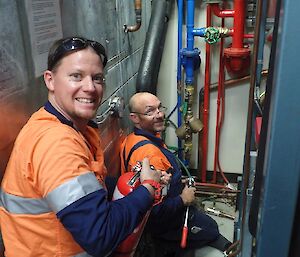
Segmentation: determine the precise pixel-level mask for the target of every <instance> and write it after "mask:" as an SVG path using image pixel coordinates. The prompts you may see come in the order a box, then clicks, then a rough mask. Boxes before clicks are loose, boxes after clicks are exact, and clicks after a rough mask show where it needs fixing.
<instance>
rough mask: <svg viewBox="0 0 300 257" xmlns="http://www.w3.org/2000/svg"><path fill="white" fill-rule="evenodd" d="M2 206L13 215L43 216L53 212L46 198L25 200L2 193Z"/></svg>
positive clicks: (0, 192)
mask: <svg viewBox="0 0 300 257" xmlns="http://www.w3.org/2000/svg"><path fill="white" fill-rule="evenodd" d="M0 197H1V203H2V206H3V207H4V208H5V209H6V210H7V211H8V212H10V213H13V214H42V213H47V212H51V209H50V208H49V206H48V204H47V202H46V201H45V199H44V198H39V199H34V198H25V197H20V196H16V195H12V194H8V193H5V192H3V191H2V190H1V191H0Z"/></svg>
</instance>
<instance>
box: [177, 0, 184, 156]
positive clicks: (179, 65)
mask: <svg viewBox="0 0 300 257" xmlns="http://www.w3.org/2000/svg"><path fill="white" fill-rule="evenodd" d="M182 15H183V0H178V37H177V39H178V48H177V85H178V83H181V53H180V51H181V48H182ZM180 106H181V93H180V92H179V90H177V124H178V127H180V126H181V125H182V122H181V120H182V117H181V111H180ZM177 142H178V158H179V159H181V160H182V150H181V148H182V142H181V139H179V138H178V141H177Z"/></svg>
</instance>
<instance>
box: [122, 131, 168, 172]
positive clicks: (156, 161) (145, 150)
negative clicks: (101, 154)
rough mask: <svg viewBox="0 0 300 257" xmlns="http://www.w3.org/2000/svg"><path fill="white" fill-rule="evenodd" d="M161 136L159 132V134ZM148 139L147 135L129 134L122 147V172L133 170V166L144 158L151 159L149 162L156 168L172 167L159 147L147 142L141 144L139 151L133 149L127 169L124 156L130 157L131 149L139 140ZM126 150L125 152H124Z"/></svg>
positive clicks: (166, 168)
mask: <svg viewBox="0 0 300 257" xmlns="http://www.w3.org/2000/svg"><path fill="white" fill-rule="evenodd" d="M157 137H158V138H159V137H160V136H159V134H157ZM143 140H148V139H147V138H146V137H145V136H142V135H136V134H134V133H131V134H129V135H128V136H127V137H126V138H125V139H124V141H123V142H122V144H121V148H120V157H121V172H122V174H123V173H125V172H128V171H131V169H132V167H133V166H134V165H136V163H137V162H138V161H143V159H144V158H148V159H149V163H150V164H151V165H153V166H154V167H155V169H156V170H161V171H167V170H168V169H169V168H172V166H171V164H170V162H169V161H168V159H167V158H166V156H164V155H163V154H162V152H161V151H160V150H159V148H158V147H156V146H154V145H152V144H145V145H143V146H140V147H139V148H138V150H137V151H133V153H132V155H131V157H130V160H128V161H129V162H128V167H127V170H125V165H124V161H126V160H124V156H125V158H127V157H128V155H129V152H130V150H131V149H132V148H133V146H134V145H136V144H137V143H138V142H140V141H143ZM123 151H125V153H123Z"/></svg>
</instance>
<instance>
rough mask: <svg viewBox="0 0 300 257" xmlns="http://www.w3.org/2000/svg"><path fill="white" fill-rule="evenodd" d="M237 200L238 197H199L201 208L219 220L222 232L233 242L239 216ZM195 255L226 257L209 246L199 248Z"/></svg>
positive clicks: (198, 201)
mask: <svg viewBox="0 0 300 257" xmlns="http://www.w3.org/2000/svg"><path fill="white" fill-rule="evenodd" d="M235 201H236V198H230V199H229V198H212V197H210V198H207V199H203V197H200V198H197V204H198V205H199V208H202V209H204V210H205V211H206V213H207V214H208V215H209V216H210V217H212V218H213V219H214V220H215V221H216V222H217V224H218V226H219V231H220V233H221V234H222V235H223V236H224V237H226V238H227V239H228V240H230V241H231V242H233V241H234V222H235V220H237V218H238V212H236V210H235V209H236V206H235ZM193 257H224V254H223V252H221V251H219V250H217V249H215V248H212V247H209V246H207V247H203V248H201V249H199V250H197V251H196V252H195V253H194V254H193Z"/></svg>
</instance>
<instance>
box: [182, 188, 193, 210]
mask: <svg viewBox="0 0 300 257" xmlns="http://www.w3.org/2000/svg"><path fill="white" fill-rule="evenodd" d="M195 192H196V188H195V187H188V186H187V185H185V187H184V188H183V190H182V193H181V195H180V197H181V199H182V201H183V204H184V206H189V205H191V204H192V203H193V201H194V200H195Z"/></svg>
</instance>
